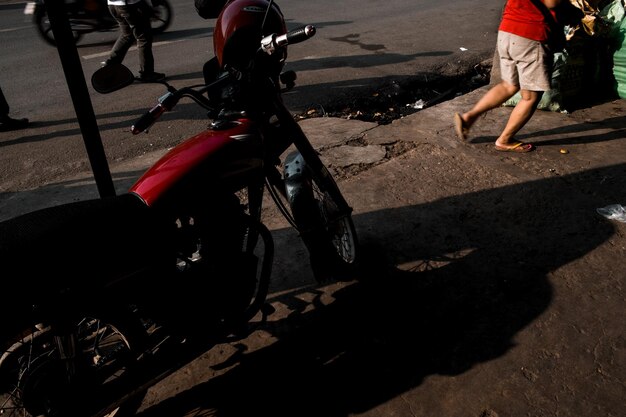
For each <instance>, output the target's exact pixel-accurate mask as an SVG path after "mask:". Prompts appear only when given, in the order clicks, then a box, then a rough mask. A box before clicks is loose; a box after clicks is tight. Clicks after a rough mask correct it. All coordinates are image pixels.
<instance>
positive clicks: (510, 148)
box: [495, 142, 535, 153]
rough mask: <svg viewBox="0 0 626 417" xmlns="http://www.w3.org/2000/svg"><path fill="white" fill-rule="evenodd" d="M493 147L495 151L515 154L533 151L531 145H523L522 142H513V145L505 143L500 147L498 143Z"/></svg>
mask: <svg viewBox="0 0 626 417" xmlns="http://www.w3.org/2000/svg"><path fill="white" fill-rule="evenodd" d="M495 147H496V151H500V152H516V153H525V152H530V151H532V150H533V149H535V147H534V146H533V145H532V144H531V143H524V142H513V143H507V144H505V145H500V144H499V143H498V142H496V144H495Z"/></svg>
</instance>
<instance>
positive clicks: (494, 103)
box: [461, 81, 519, 128]
mask: <svg viewBox="0 0 626 417" xmlns="http://www.w3.org/2000/svg"><path fill="white" fill-rule="evenodd" d="M518 91H519V87H518V86H516V85H513V84H509V83H507V82H505V81H500V83H498V84H496V85H494V86H493V87H491V89H490V90H489V91H487V93H486V94H485V95H484V96H482V97H481V99H480V100H478V102H477V103H476V104H475V105H474V107H473V108H472V109H471V110H470V111H468V112H466V113H463V114H462V115H461V118H462V119H463V122H464V123H465V126H466V127H467V128H469V127H471V126H472V125H473V124H474V122H475V121H476V119H477V118H478V117H479V116H480V115H481V114H483V113H485V112H488V111H489V110H491V109H495V108H496V107H500V106H501V105H502V103H504V102H505V101H507V100H508V99H510V98H511V97H513V95H514V94H515V93H517V92H518Z"/></svg>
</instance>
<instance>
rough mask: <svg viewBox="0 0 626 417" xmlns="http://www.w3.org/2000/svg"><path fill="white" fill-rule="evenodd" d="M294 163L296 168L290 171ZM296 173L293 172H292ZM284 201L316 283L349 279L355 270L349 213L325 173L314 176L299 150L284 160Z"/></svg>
mask: <svg viewBox="0 0 626 417" xmlns="http://www.w3.org/2000/svg"><path fill="white" fill-rule="evenodd" d="M293 165H297V166H298V168H297V169H296V170H295V171H293V170H292V168H290V167H292V166H293ZM294 172H295V175H293V173H294ZM285 173H286V176H287V178H286V180H285V182H286V188H287V200H288V201H289V206H290V211H291V215H292V216H293V221H294V223H295V225H296V227H297V229H298V231H299V232H300V236H301V238H302V240H303V242H304V244H305V245H306V247H307V249H308V251H309V255H310V263H311V269H312V270H313V274H314V276H315V279H316V280H317V281H319V282H324V281H328V280H331V279H333V280H352V279H355V278H356V277H357V272H358V246H359V244H358V239H357V233H356V229H355V226H354V221H353V220H352V214H351V212H350V211H349V209H347V208H346V207H345V204H344V203H343V202H342V201H339V200H340V199H341V198H342V197H341V191H340V190H339V187H338V186H337V184H336V183H335V180H334V179H333V178H332V176H330V174H328V175H321V174H318V175H316V174H315V173H314V172H312V170H311V168H310V167H309V166H307V164H306V162H305V161H304V158H302V156H301V155H300V154H299V153H297V152H296V153H293V154H291V155H289V156H288V157H287V158H286V160H285Z"/></svg>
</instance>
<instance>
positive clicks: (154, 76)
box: [139, 72, 165, 83]
mask: <svg viewBox="0 0 626 417" xmlns="http://www.w3.org/2000/svg"><path fill="white" fill-rule="evenodd" d="M164 79H165V74H162V73H160V72H141V73H140V75H139V81H141V82H142V83H156V82H159V81H163V80H164Z"/></svg>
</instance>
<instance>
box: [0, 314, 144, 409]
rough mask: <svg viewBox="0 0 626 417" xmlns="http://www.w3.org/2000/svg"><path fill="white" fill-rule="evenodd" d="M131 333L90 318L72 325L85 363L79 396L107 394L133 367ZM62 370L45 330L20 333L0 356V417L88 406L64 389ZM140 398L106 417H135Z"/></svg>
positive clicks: (41, 327)
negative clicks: (104, 390) (96, 391)
mask: <svg viewBox="0 0 626 417" xmlns="http://www.w3.org/2000/svg"><path fill="white" fill-rule="evenodd" d="M129 329H130V327H129V326H126V325H123V324H118V325H114V324H112V323H110V321H103V320H100V319H97V318H93V317H85V318H83V319H82V320H80V322H79V323H77V324H76V335H77V339H78V344H77V346H78V349H79V351H80V352H81V355H82V358H84V359H85V360H84V362H83V366H82V367H81V372H83V373H82V374H81V375H87V376H88V378H86V379H85V380H82V379H81V383H80V385H81V387H80V389H79V391H81V392H82V390H84V391H85V392H84V393H83V394H87V396H88V395H89V394H90V392H89V391H94V390H99V389H106V387H107V386H109V385H108V384H114V383H115V382H116V381H119V378H121V377H123V375H124V374H125V372H126V371H127V370H128V369H129V367H131V366H132V363H133V362H134V361H135V359H134V358H135V354H134V353H133V350H132V347H133V345H134V344H138V342H136V340H138V337H139V336H138V335H136V333H135V330H132V331H131V330H129ZM66 369H67V368H66V367H65V363H64V362H63V361H62V360H61V359H60V353H59V350H58V349H57V347H56V344H55V340H54V338H53V335H52V332H51V329H50V328H49V327H46V326H45V325H44V324H37V325H35V326H33V327H32V328H30V329H25V330H24V331H23V332H20V334H18V335H16V336H15V337H14V338H13V339H11V340H10V341H9V343H8V344H6V345H3V347H2V350H0V388H1V389H0V414H2V415H3V416H8V417H12V416H15V417H17V416H20V417H24V416H26V417H28V416H56V415H64V413H67V410H68V409H69V410H75V409H77V408H82V407H84V406H86V405H89V404H84V403H83V402H84V401H88V400H86V399H85V396H84V395H82V394H80V393H76V388H75V387H74V388H72V390H71V391H70V390H69V389H68V388H69V387H68V385H67V382H66V381H67V379H66V376H67V373H66V372H67V371H66ZM69 392H74V393H75V395H72V394H69ZM144 395H145V394H138V395H135V396H133V397H132V398H130V399H129V400H128V401H127V402H125V403H124V404H122V405H121V406H119V407H115V408H114V409H113V410H111V411H110V412H109V413H108V414H106V416H114V415H115V416H117V417H120V416H124V415H128V416H130V415H134V414H135V412H136V411H137V409H138V408H139V406H140V405H141V402H142V400H143V397H144Z"/></svg>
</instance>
